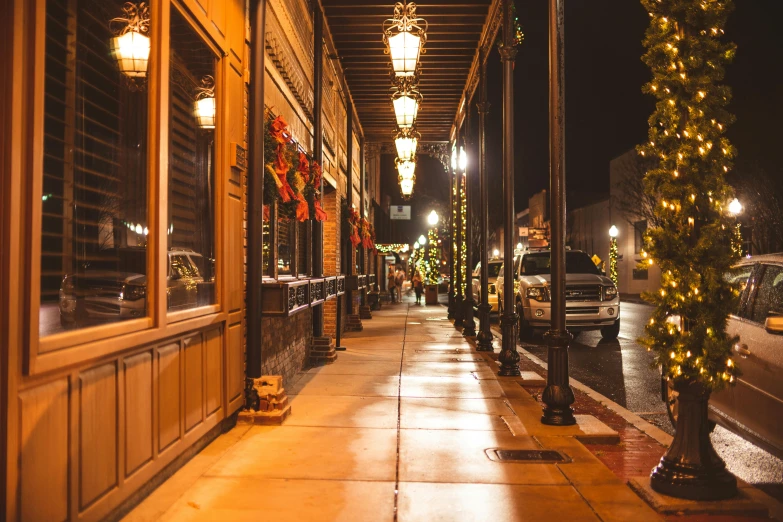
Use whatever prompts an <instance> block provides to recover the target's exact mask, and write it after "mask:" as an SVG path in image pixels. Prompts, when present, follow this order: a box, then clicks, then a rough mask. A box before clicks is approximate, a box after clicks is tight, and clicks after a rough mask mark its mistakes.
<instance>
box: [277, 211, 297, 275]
mask: <svg viewBox="0 0 783 522" xmlns="http://www.w3.org/2000/svg"><path fill="white" fill-rule="evenodd" d="M277 224H278V227H279V228H278V233H277V274H278V275H292V274H293V271H292V270H291V260H292V256H293V251H294V244H295V243H294V241H293V239H294V226H296V222H295V221H294V220H292V219H288V218H279V219H278V221H277Z"/></svg>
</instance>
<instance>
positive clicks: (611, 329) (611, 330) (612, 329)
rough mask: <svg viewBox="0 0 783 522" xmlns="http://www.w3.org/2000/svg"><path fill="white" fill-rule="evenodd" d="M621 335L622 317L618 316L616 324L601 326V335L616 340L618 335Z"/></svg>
mask: <svg viewBox="0 0 783 522" xmlns="http://www.w3.org/2000/svg"><path fill="white" fill-rule="evenodd" d="M618 335H620V319H619V318H618V319H617V320H616V321H615V322H614V324H612V325H609V326H604V327H602V328H601V337H603V338H604V339H607V340H610V341H612V340H614V339H617V336H618Z"/></svg>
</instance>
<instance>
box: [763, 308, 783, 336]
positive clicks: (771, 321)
mask: <svg viewBox="0 0 783 522" xmlns="http://www.w3.org/2000/svg"><path fill="white" fill-rule="evenodd" d="M764 329H765V330H766V331H767V332H769V333H771V334H773V335H783V314H781V313H778V312H770V313H769V315H767V320H766V321H764Z"/></svg>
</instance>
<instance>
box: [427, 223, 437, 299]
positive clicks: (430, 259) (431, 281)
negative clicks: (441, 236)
mask: <svg viewBox="0 0 783 522" xmlns="http://www.w3.org/2000/svg"><path fill="white" fill-rule="evenodd" d="M427 245H428V249H429V250H428V256H427V266H426V269H427V271H426V277H427V284H428V285H437V284H438V273H439V269H440V245H439V244H438V228H437V227H432V228H431V229H429V231H428V232H427Z"/></svg>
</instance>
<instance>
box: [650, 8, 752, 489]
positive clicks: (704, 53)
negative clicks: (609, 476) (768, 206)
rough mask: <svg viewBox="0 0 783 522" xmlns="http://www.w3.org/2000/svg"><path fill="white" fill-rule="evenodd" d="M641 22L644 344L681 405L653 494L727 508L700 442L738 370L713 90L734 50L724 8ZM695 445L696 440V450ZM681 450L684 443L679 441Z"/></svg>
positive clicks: (713, 458) (722, 122)
mask: <svg viewBox="0 0 783 522" xmlns="http://www.w3.org/2000/svg"><path fill="white" fill-rule="evenodd" d="M641 2H642V4H643V5H644V7H645V8H646V9H647V11H648V12H649V14H650V25H649V28H648V29H647V32H646V36H645V40H644V46H645V48H646V53H645V55H644V57H643V61H644V62H645V63H646V64H647V65H648V66H649V67H650V69H651V71H652V80H651V81H650V82H649V83H648V84H647V85H645V87H644V90H645V92H647V93H648V94H651V95H653V96H654V97H655V98H656V108H655V111H654V112H653V114H652V115H651V116H650V118H649V124H650V130H649V142H648V143H646V144H645V145H643V146H640V147H639V153H640V154H641V155H642V156H644V157H647V158H649V159H651V160H654V166H653V168H651V169H650V170H648V171H647V174H646V176H645V178H644V183H645V190H646V191H647V193H648V194H650V195H652V196H654V197H655V198H657V199H658V201H659V203H658V204H657V205H656V208H655V217H656V222H657V223H658V226H655V227H653V228H651V229H650V230H648V233H647V236H646V243H647V250H646V252H645V253H644V257H645V258H646V259H645V262H647V263H649V264H653V263H658V264H659V266H660V268H661V273H662V276H661V285H662V286H661V290H660V291H659V292H657V293H654V294H648V295H646V296H645V297H646V298H647V299H648V300H649V301H651V302H652V303H653V304H654V305H655V307H656V308H655V311H654V312H653V315H652V318H651V320H650V322H649V324H648V325H647V327H646V335H645V337H644V338H643V339H642V341H643V342H644V344H646V345H647V346H648V348H649V349H651V350H652V351H654V352H655V355H656V363H657V364H659V365H660V366H661V368H662V371H663V375H664V376H665V377H666V378H667V380H669V381H670V383H671V384H672V386H673V388H674V390H676V392H677V393H679V418H678V423H677V430H676V431H677V434H676V436H675V440H674V442H673V443H672V446H671V447H670V449H669V451H668V453H667V454H666V455H665V456H664V458H663V459H662V460H661V464H659V466H658V467H657V468H656V469H655V470H654V471H653V474H652V477H651V483H652V486H653V488H654V489H656V490H657V491H660V492H663V493H666V494H670V495H674V496H680V497H685V498H695V499H709V498H725V497H727V496H731V495H732V494H733V493H734V492H735V491H736V481H735V479H734V477H733V476H731V475H730V474H729V473H728V472H726V471H725V465H724V464H723V462H722V461H721V460H720V458H719V457H717V455H716V454H715V452H714V450H713V449H712V446H711V444H710V441H709V435H708V429H707V428H706V426H707V422H706V421H707V409H706V408H707V399H708V398H709V394H710V392H711V391H712V390H717V389H719V388H721V387H722V386H724V385H725V384H727V383H732V382H734V380H735V376H736V367H735V365H734V362H733V361H732V359H731V349H732V346H733V344H734V343H735V342H736V341H737V340H736V339H733V338H731V337H729V336H728V334H727V332H726V324H727V317H728V316H729V314H730V313H731V311H732V310H734V309H735V304H736V299H737V297H738V295H739V292H738V289H737V288H735V287H734V286H733V285H732V284H730V283H729V282H728V281H727V280H726V279H725V278H724V277H725V274H726V273H727V272H729V270H730V269H731V266H732V264H734V263H735V262H736V261H737V255H736V254H735V252H734V251H733V250H732V248H731V239H732V228H733V227H732V225H733V220H732V219H730V215H729V212H728V208H727V207H728V203H729V201H731V199H732V198H733V194H732V193H731V188H730V187H729V185H728V184H727V183H726V180H725V175H726V173H727V172H728V171H729V170H730V169H731V167H732V159H733V157H734V155H735V151H734V148H733V147H732V146H731V143H729V140H728V139H727V138H726V137H725V131H726V128H727V127H728V126H729V125H730V124H731V123H732V122H733V116H732V115H731V114H729V113H728V112H727V111H726V109H725V107H726V105H727V104H728V103H729V100H730V97H731V92H730V89H729V88H728V87H727V86H725V85H721V84H720V82H721V81H722V80H723V77H724V66H725V65H726V64H728V63H729V62H731V60H732V58H733V56H734V53H735V46H734V45H733V44H730V43H725V42H722V41H721V37H722V36H723V34H724V31H723V27H724V26H725V23H726V19H727V17H728V15H729V13H730V12H731V10H732V7H733V4H732V0H641ZM694 438H695V439H694ZM686 439H687V440H686Z"/></svg>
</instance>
